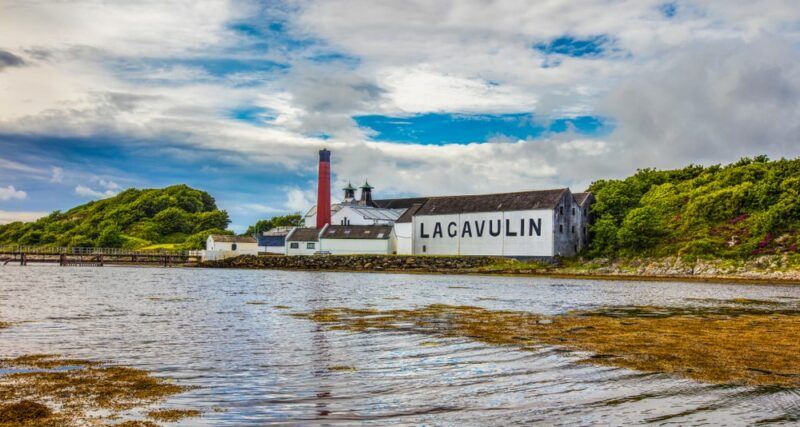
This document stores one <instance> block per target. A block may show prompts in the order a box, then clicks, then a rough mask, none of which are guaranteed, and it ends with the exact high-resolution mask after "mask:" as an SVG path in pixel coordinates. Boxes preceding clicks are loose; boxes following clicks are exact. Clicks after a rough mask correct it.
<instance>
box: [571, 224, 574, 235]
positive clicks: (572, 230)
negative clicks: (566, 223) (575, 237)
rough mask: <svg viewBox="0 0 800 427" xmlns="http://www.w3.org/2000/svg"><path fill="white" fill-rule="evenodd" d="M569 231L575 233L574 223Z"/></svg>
mask: <svg viewBox="0 0 800 427" xmlns="http://www.w3.org/2000/svg"><path fill="white" fill-rule="evenodd" d="M571 232H572V234H575V226H574V225H573V226H572V229H571Z"/></svg>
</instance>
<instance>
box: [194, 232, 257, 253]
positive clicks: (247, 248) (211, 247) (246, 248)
mask: <svg viewBox="0 0 800 427" xmlns="http://www.w3.org/2000/svg"><path fill="white" fill-rule="evenodd" d="M234 243H236V252H240V251H241V252H258V243H242V242H217V241H214V240H213V239H212V238H211V236H208V240H206V250H208V251H233V244H234Z"/></svg>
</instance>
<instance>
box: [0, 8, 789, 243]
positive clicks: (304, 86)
mask: <svg viewBox="0 0 800 427" xmlns="http://www.w3.org/2000/svg"><path fill="white" fill-rule="evenodd" d="M798 135H800V7H798V6H797V0H750V1H747V2H731V1H730V0H703V1H700V0H695V1H690V0H686V1H683V0H679V1H667V2H665V1H650V0H618V1H614V0H581V1H566V0H560V1H559V0H542V1H537V2H531V1H527V0H508V1H500V0H498V1H489V0H475V1H471V0H457V1H456V0H454V1H439V0H420V1H380V0H363V1H361V0H347V1H344V0H319V1H315V0H304V1H288V2H280V1H246V0H241V1H240V0H235V1H234V0H231V1H223V0H202V1H196V0H192V1H189V0H186V1H164V0H158V1H148V0H142V1H136V2H130V1H111V0H106V1H101V0H92V1H83V0H73V1H44V0H37V1H31V0H20V1H17V0H0V223H3V222H9V221H14V220H23V221H29V220H33V219H35V218H37V217H38V216H41V215H43V214H44V213H47V212H49V211H53V210H56V209H60V210H65V209H68V208H70V207H72V206H75V205H77V204H81V203H85V202H87V201H90V200H97V199H101V198H105V197H109V196H113V195H114V194H116V193H118V192H119V191H122V190H124V189H125V188H130V187H136V188H158V187H164V186H167V185H171V184H178V183H185V184H188V185H190V186H192V187H195V188H198V189H202V190H205V191H208V192H209V193H211V194H212V196H214V197H215V199H216V200H217V204H218V206H219V207H220V208H222V209H225V210H227V211H228V213H229V214H230V216H231V219H232V224H231V228H232V229H234V230H236V231H242V230H244V229H245V228H246V227H247V226H248V225H249V224H252V223H254V222H255V221H256V220H257V219H261V218H268V217H271V216H273V215H280V214H286V213H291V212H297V211H303V210H305V209H307V208H308V207H310V206H311V205H312V204H313V203H314V198H315V192H316V188H315V182H316V162H317V151H318V150H319V149H321V148H328V149H330V150H331V151H332V152H333V155H332V170H333V179H334V183H333V187H334V189H338V188H341V187H343V186H344V185H345V184H346V183H347V182H348V181H352V182H353V184H355V185H357V186H358V185H360V184H362V183H363V182H364V180H366V179H369V183H370V184H372V185H373V186H374V187H375V190H374V195H375V197H376V198H387V197H402V196H415V195H444V194H476V193H488V192H502V191H521V190H529V189H547V188H560V187H570V188H571V189H572V190H573V191H583V190H585V189H586V187H587V186H588V185H589V184H590V183H591V182H592V181H595V180H598V179H608V178H619V177H624V176H627V175H629V174H631V173H633V172H635V171H636V169H639V168H648V167H655V168H671V167H681V166H685V165H688V164H704V165H705V164H716V163H726V162H730V161H734V160H737V159H738V158H740V157H742V156H755V155H760V154H766V155H768V156H770V157H772V158H780V157H787V158H795V157H797V156H798V151H800V137H798ZM333 197H334V199H336V198H338V197H340V194H339V192H338V190H337V191H336V192H334V194H333Z"/></svg>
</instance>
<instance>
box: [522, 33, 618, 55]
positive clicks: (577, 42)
mask: <svg viewBox="0 0 800 427" xmlns="http://www.w3.org/2000/svg"><path fill="white" fill-rule="evenodd" d="M611 43H612V40H611V39H610V38H609V37H608V36H605V35H597V36H589V37H584V38H580V37H573V36H561V37H558V38H555V39H553V40H550V41H549V42H546V43H538V44H536V45H535V46H534V48H535V49H536V50H538V51H540V52H542V53H544V54H545V55H565V56H571V57H575V58H585V57H586V58H594V57H598V56H601V55H602V54H603V53H605V52H606V50H607V49H608V46H609V45H610V44H611Z"/></svg>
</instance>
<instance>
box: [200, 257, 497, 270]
mask: <svg viewBox="0 0 800 427" xmlns="http://www.w3.org/2000/svg"><path fill="white" fill-rule="evenodd" d="M495 261H496V259H495V258H492V257H484V256H464V257H458V256H452V257H451V256H447V257H439V256H437V257H433V256H402V255H322V256H280V255H276V256H254V255H243V256H239V257H236V258H228V259H224V260H219V261H206V262H203V263H201V264H200V266H201V267H210V268H257V269H285V270H333V271H336V270H339V271H421V272H458V271H468V270H475V269H479V268H481V267H485V266H488V265H490V264H492V263H494V262H495Z"/></svg>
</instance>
